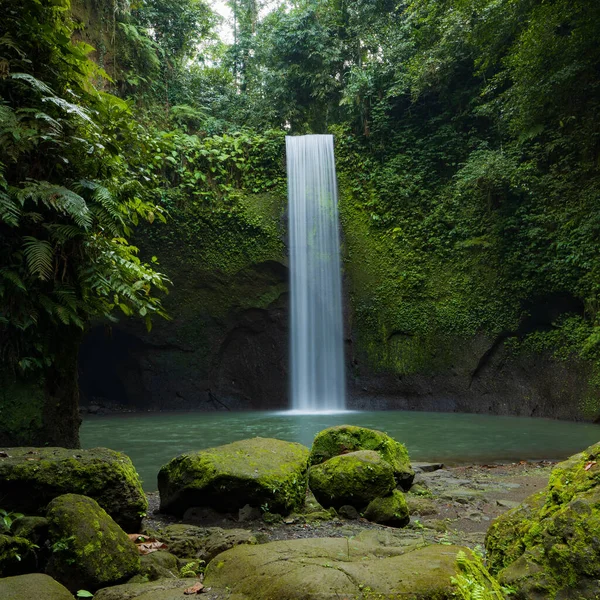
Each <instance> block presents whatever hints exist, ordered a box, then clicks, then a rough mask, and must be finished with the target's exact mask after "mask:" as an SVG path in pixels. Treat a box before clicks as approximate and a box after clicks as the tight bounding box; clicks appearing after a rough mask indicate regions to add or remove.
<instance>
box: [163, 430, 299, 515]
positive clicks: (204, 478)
mask: <svg viewBox="0 0 600 600" xmlns="http://www.w3.org/2000/svg"><path fill="white" fill-rule="evenodd" d="M307 459H308V448H305V447H304V446H302V445H300V444H296V443H293V442H284V441H282V440H275V439H270V438H260V437H256V438H253V439H250V440H241V441H239V442H233V443H232V444H227V445H225V446H218V447H216V448H208V449H207V450H201V451H200V452H195V453H189V454H182V455H181V456H178V457H177V458H174V459H173V460H172V461H171V462H169V463H168V464H167V465H165V466H164V467H162V469H161V470H160V472H159V474H158V489H159V492H160V509H161V511H162V512H166V513H170V514H174V515H177V516H181V515H183V513H184V512H185V511H186V510H187V509H188V508H191V507H194V506H210V507H211V508H214V509H215V510H219V511H223V512H231V511H235V512H237V511H238V510H239V509H240V508H243V507H244V506H245V505H246V504H249V505H250V506H262V507H263V508H265V509H267V510H269V511H270V512H278V513H283V514H287V513H289V512H291V511H293V510H296V509H297V508H299V507H300V506H302V503H303V502H304V497H305V493H306V471H307Z"/></svg>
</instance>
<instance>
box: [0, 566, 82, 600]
mask: <svg viewBox="0 0 600 600" xmlns="http://www.w3.org/2000/svg"><path fill="white" fill-rule="evenodd" d="M0 598H2V600H74V599H73V595H72V594H71V592H69V590H68V589H67V588H65V587H64V586H63V585H61V584H60V583H58V581H55V580H54V579H52V577H49V576H48V575H43V574H42V573H31V574H29V575H19V576H17V577H5V578H4V579H0Z"/></svg>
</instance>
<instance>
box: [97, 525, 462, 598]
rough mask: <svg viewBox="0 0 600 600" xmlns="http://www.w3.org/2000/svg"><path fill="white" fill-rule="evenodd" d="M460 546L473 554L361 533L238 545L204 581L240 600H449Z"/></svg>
mask: <svg viewBox="0 0 600 600" xmlns="http://www.w3.org/2000/svg"><path fill="white" fill-rule="evenodd" d="M382 550H385V553H383V554H382ZM460 550H463V551H464V552H465V553H466V554H469V551H468V550H467V549H465V548H460V547H458V546H441V545H440V546H427V547H424V548H423V547H422V548H415V547H413V548H409V549H402V548H389V547H388V548H383V549H382V547H381V546H380V545H379V544H374V543H372V542H369V541H367V539H365V540H364V541H363V538H362V536H361V535H359V536H357V537H356V538H353V539H346V538H317V539H314V538H313V539H310V538H309V539H299V540H291V541H281V542H271V543H269V544H263V545H260V546H238V547H236V548H233V549H231V550H228V551H227V552H224V553H223V554H219V556H217V557H216V558H214V559H213V560H212V561H211V562H210V564H209V565H208V568H207V571H206V578H205V581H204V584H205V585H206V587H212V588H213V589H217V590H219V589H225V588H227V589H229V590H231V593H232V594H233V597H234V598H236V600H310V599H315V600H330V599H331V600H333V599H334V598H335V599H339V598H346V599H348V600H350V599H351V598H352V599H358V598H381V599H392V598H394V599H396V598H419V599H420V600H426V599H430V600H433V599H435V600H444V599H450V598H454V595H453V586H452V583H451V580H450V578H451V577H453V576H455V575H456V573H457V567H456V556H457V554H458V552H459V551H460ZM99 600H104V599H99Z"/></svg>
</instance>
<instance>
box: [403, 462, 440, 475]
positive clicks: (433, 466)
mask: <svg viewBox="0 0 600 600" xmlns="http://www.w3.org/2000/svg"><path fill="white" fill-rule="evenodd" d="M411 467H412V468H413V469H414V471H415V473H432V472H433V471H438V470H439V469H443V468H444V465H443V463H426V462H413V463H411Z"/></svg>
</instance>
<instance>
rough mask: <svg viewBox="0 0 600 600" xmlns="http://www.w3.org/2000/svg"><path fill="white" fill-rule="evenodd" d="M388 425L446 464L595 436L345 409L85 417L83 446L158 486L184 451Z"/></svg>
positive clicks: (574, 426) (564, 426)
mask: <svg viewBox="0 0 600 600" xmlns="http://www.w3.org/2000/svg"><path fill="white" fill-rule="evenodd" d="M344 423H347V424H350V425H361V426H363V427H371V428H373V429H380V430H382V431H386V432H387V433H388V434H390V435H391V436H392V437H394V438H396V439H397V440H400V441H401V442H403V443H404V444H406V446H407V448H408V451H409V454H410V457H411V459H412V460H414V461H441V462H445V463H446V464H460V463H470V462H473V463H489V462H494V461H515V460H528V459H529V460H536V459H563V458H566V457H567V456H569V455H570V454H574V453H575V452H579V451H580V450H583V449H584V448H586V447H587V446H589V445H590V444H593V443H595V442H597V441H600V428H599V427H598V425H593V424H589V423H572V422H569V421H553V420H550V419H527V418H521V417H494V416H487V415H468V414H458V413H427V412H396V411H377V412H364V411H357V412H345V413H337V414H336V413H334V414H312V415H306V414H304V415H303V414H290V413H285V412H240V413H232V412H214V413H207V412H186V413H147V414H140V413H135V414H122V415H121V414H120V415H110V416H87V417H86V418H85V419H84V421H83V425H82V427H81V443H82V445H83V447H84V448H94V447H97V446H104V447H107V448H112V449H114V450H119V451H121V452H124V453H125V454H127V455H128V456H130V457H131V459H132V460H133V463H134V465H135V466H136V468H137V470H138V472H139V473H140V475H141V477H142V480H143V482H144V487H145V488H146V490H148V491H152V490H155V489H156V475H157V473H158V470H159V469H160V467H161V466H162V465H164V464H166V463H167V462H168V461H169V460H170V459H172V458H174V457H175V456H177V455H179V454H181V453H183V452H189V451H194V450H201V449H203V448H210V447H212V446H218V445H221V444H227V443H229V442H233V441H236V440H241V439H244V438H250V437H254V436H261V437H274V438H279V439H282V440H288V441H292V442H300V443H301V444H304V445H306V446H310V445H311V443H312V440H313V438H314V436H315V434H316V433H317V432H319V431H321V430H322V429H325V428H326V427H331V426H332V425H341V424H344Z"/></svg>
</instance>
